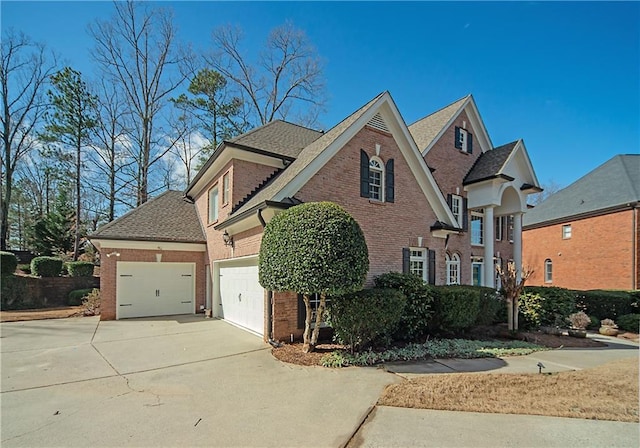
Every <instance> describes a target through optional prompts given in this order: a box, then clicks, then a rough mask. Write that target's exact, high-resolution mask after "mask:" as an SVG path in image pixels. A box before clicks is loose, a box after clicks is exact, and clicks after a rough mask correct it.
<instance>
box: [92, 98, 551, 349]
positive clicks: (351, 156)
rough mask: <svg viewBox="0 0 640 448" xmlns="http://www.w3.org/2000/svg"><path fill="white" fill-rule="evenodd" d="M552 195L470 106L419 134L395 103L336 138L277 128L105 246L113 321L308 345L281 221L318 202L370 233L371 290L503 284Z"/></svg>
mask: <svg viewBox="0 0 640 448" xmlns="http://www.w3.org/2000/svg"><path fill="white" fill-rule="evenodd" d="M539 190H540V189H539V186H538V181H537V179H536V176H535V173H534V171H533V168H532V166H531V162H530V160H529V157H528V154H527V151H526V148H525V146H524V143H523V142H522V140H518V141H516V142H514V143H510V144H507V145H504V146H500V147H498V148H495V149H494V148H493V145H492V143H491V141H490V139H489V136H488V134H487V131H486V129H485V127H484V124H483V122H482V119H481V118H480V115H479V113H478V111H477V108H476V105H475V102H474V100H473V98H472V97H471V96H470V95H469V96H467V97H465V98H462V99H461V100H459V101H456V102H455V103H453V104H451V105H449V106H447V107H445V108H444V109H441V110H440V111H438V112H436V113H434V114H431V115H429V116H427V117H425V118H423V119H421V120H419V121H418V122H416V123H414V124H412V125H411V126H409V127H407V126H406V124H405V122H404V120H403V119H402V117H401V115H400V113H399V111H398V109H397V107H396V105H395V103H394V102H393V100H392V98H391V96H390V95H389V93H388V92H384V93H382V94H380V95H378V96H377V97H375V98H374V99H373V100H371V101H370V102H368V103H367V104H366V105H364V106H363V107H361V108H360V109H358V110H357V111H356V112H354V113H353V114H351V115H350V116H349V117H347V118H345V119H344V120H343V121H342V122H340V123H339V124H337V125H336V126H335V127H333V128H332V129H330V130H329V131H327V132H319V131H315V130H312V129H308V128H305V127H301V126H298V125H294V124H291V123H287V122H284V121H274V122H271V123H269V124H267V125H264V126H261V127H259V128H256V129H254V130H252V131H250V132H248V133H246V134H243V135H241V136H239V137H236V138H234V139H232V140H229V141H225V142H223V143H221V144H220V145H219V146H218V148H216V150H215V151H214V153H213V154H212V156H211V157H210V158H209V160H208V161H207V162H206V164H205V165H204V166H203V168H202V169H201V170H200V171H199V173H198V174H197V175H196V176H195V178H194V179H193V181H192V182H191V184H190V185H189V186H188V187H187V189H186V191H185V192H184V193H183V194H180V193H178V192H168V193H165V194H164V195H161V196H159V197H158V198H156V199H153V200H151V201H149V202H148V203H147V204H144V205H142V206H140V207H139V208H137V209H136V210H134V211H132V212H130V213H129V214H127V215H125V216H123V217H122V218H119V219H118V220H116V221H114V222H112V223H110V224H108V225H106V226H104V227H103V228H101V229H100V230H98V231H97V232H96V233H95V234H94V235H92V237H91V239H92V241H93V242H94V244H95V245H96V246H97V247H98V248H99V250H100V251H101V254H102V255H103V256H102V265H103V268H102V269H103V277H102V295H103V305H102V308H103V310H104V311H103V313H104V314H103V318H107V319H113V318H121V317H129V316H135V315H137V316H150V315H160V314H172V313H171V310H172V309H176V310H179V311H180V312H185V311H184V310H186V309H187V308H188V307H191V308H190V311H189V312H198V311H200V310H201V309H204V308H207V309H211V310H212V311H213V315H214V316H218V317H222V318H224V319H226V320H228V321H230V322H232V323H234V324H236V325H238V326H240V327H242V328H245V329H248V330H250V331H252V332H254V333H257V334H260V335H262V336H263V337H264V338H265V339H268V338H273V339H281V340H282V339H286V340H289V338H290V337H292V336H293V337H295V338H298V337H300V335H301V334H302V319H301V314H302V311H303V308H302V306H301V303H300V300H299V298H298V297H297V295H296V294H294V293H273V292H270V291H264V290H263V289H262V288H261V287H260V285H259V283H258V263H257V259H258V253H259V250H260V241H261V237H262V232H263V228H264V226H265V225H266V224H267V223H268V222H269V220H270V219H271V218H272V217H273V216H274V215H275V214H276V213H279V212H280V211H282V210H284V209H287V208H289V207H291V206H294V205H296V204H300V203H302V202H310V201H333V202H336V203H338V204H340V205H341V206H343V207H344V208H345V209H346V210H347V211H348V212H349V213H350V214H351V215H352V216H353V217H354V218H355V219H356V220H357V221H358V223H359V224H360V226H361V227H362V230H363V232H364V235H365V238H366V241H367V245H368V248H369V259H370V270H369V273H368V276H367V284H368V285H371V284H372V282H373V278H374V277H375V276H376V275H379V274H382V273H385V272H389V271H405V272H413V273H416V274H418V275H420V276H422V278H423V280H424V281H425V282H429V283H432V284H453V283H461V284H472V283H475V284H481V285H486V286H495V274H494V273H495V270H494V264H495V262H500V261H501V260H509V259H513V260H515V261H516V262H519V261H520V260H521V249H520V248H521V245H520V242H521V225H520V223H521V216H522V214H524V213H525V212H526V211H527V207H526V197H527V195H528V194H531V193H534V192H537V191H539ZM181 225H184V226H185V229H188V231H186V232H185V234H182V233H181V232H180V228H181ZM485 260H491V261H490V262H488V263H485ZM165 262H168V263H171V264H172V265H173V266H174V267H181V270H177V269H174V270H172V269H171V268H166V269H165V268H163V267H161V265H163V264H165ZM174 262H181V263H183V264H182V265H179V264H176V263H174ZM163 269H164V270H163ZM188 282H191V284H192V286H190V287H189V288H184V286H183V289H184V290H185V291H186V293H179V292H176V291H175V289H176V288H175V287H174V285H175V284H177V283H180V284H181V285H185V284H186V283H188ZM135 285H140V286H135ZM171 288H173V289H171ZM178 289H180V288H178ZM172 294H173V295H174V297H173V299H172V298H171V295H172ZM165 302H166V304H165ZM154 304H156V305H154ZM172 307H173V308H172ZM173 314H177V313H173Z"/></svg>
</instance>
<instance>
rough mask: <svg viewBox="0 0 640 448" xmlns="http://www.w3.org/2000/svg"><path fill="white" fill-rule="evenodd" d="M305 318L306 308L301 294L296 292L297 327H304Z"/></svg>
mask: <svg viewBox="0 0 640 448" xmlns="http://www.w3.org/2000/svg"><path fill="white" fill-rule="evenodd" d="M306 318H307V308H306V307H305V305H304V299H303V298H302V294H298V329H301V328H304V321H305V320H306Z"/></svg>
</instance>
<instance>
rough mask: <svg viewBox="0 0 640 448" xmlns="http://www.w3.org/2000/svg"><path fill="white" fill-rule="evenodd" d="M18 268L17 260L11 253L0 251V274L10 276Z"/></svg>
mask: <svg viewBox="0 0 640 448" xmlns="http://www.w3.org/2000/svg"><path fill="white" fill-rule="evenodd" d="M17 267H18V259H17V258H16V256H15V255H14V254H12V253H11V252H5V251H0V273H1V274H2V275H3V276H5V275H11V274H13V273H14V272H15V271H16V268H17Z"/></svg>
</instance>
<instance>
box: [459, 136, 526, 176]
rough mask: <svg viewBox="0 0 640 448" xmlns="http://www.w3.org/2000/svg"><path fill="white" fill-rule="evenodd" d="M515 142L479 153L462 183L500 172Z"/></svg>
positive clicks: (516, 142)
mask: <svg viewBox="0 0 640 448" xmlns="http://www.w3.org/2000/svg"><path fill="white" fill-rule="evenodd" d="M517 144H518V141H515V142H511V143H507V144H506V145H502V146H498V147H497V148H493V149H492V150H491V151H486V152H484V153H482V154H480V157H478V159H477V160H476V162H475V163H474V164H473V166H472V167H471V169H470V170H469V172H468V173H467V175H466V176H465V178H464V181H463V182H462V183H463V185H468V184H472V183H474V182H479V181H481V180H485V179H489V178H491V177H494V176H497V175H498V174H502V173H501V172H502V168H503V167H504V164H505V162H506V161H507V159H508V158H509V156H510V155H511V152H512V151H513V149H514V148H515V147H516V145H517Z"/></svg>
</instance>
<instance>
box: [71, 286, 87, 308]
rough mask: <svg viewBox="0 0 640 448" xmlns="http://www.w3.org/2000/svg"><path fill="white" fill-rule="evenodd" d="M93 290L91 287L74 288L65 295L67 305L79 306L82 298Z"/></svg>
mask: <svg viewBox="0 0 640 448" xmlns="http://www.w3.org/2000/svg"><path fill="white" fill-rule="evenodd" d="M92 291H93V289H92V288H88V289H76V290H74V291H71V292H70V293H69V295H68V296H67V297H68V298H67V304H68V305H69V306H79V305H82V299H84V298H85V297H86V296H88V295H89V294H90V293H91V292H92Z"/></svg>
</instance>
